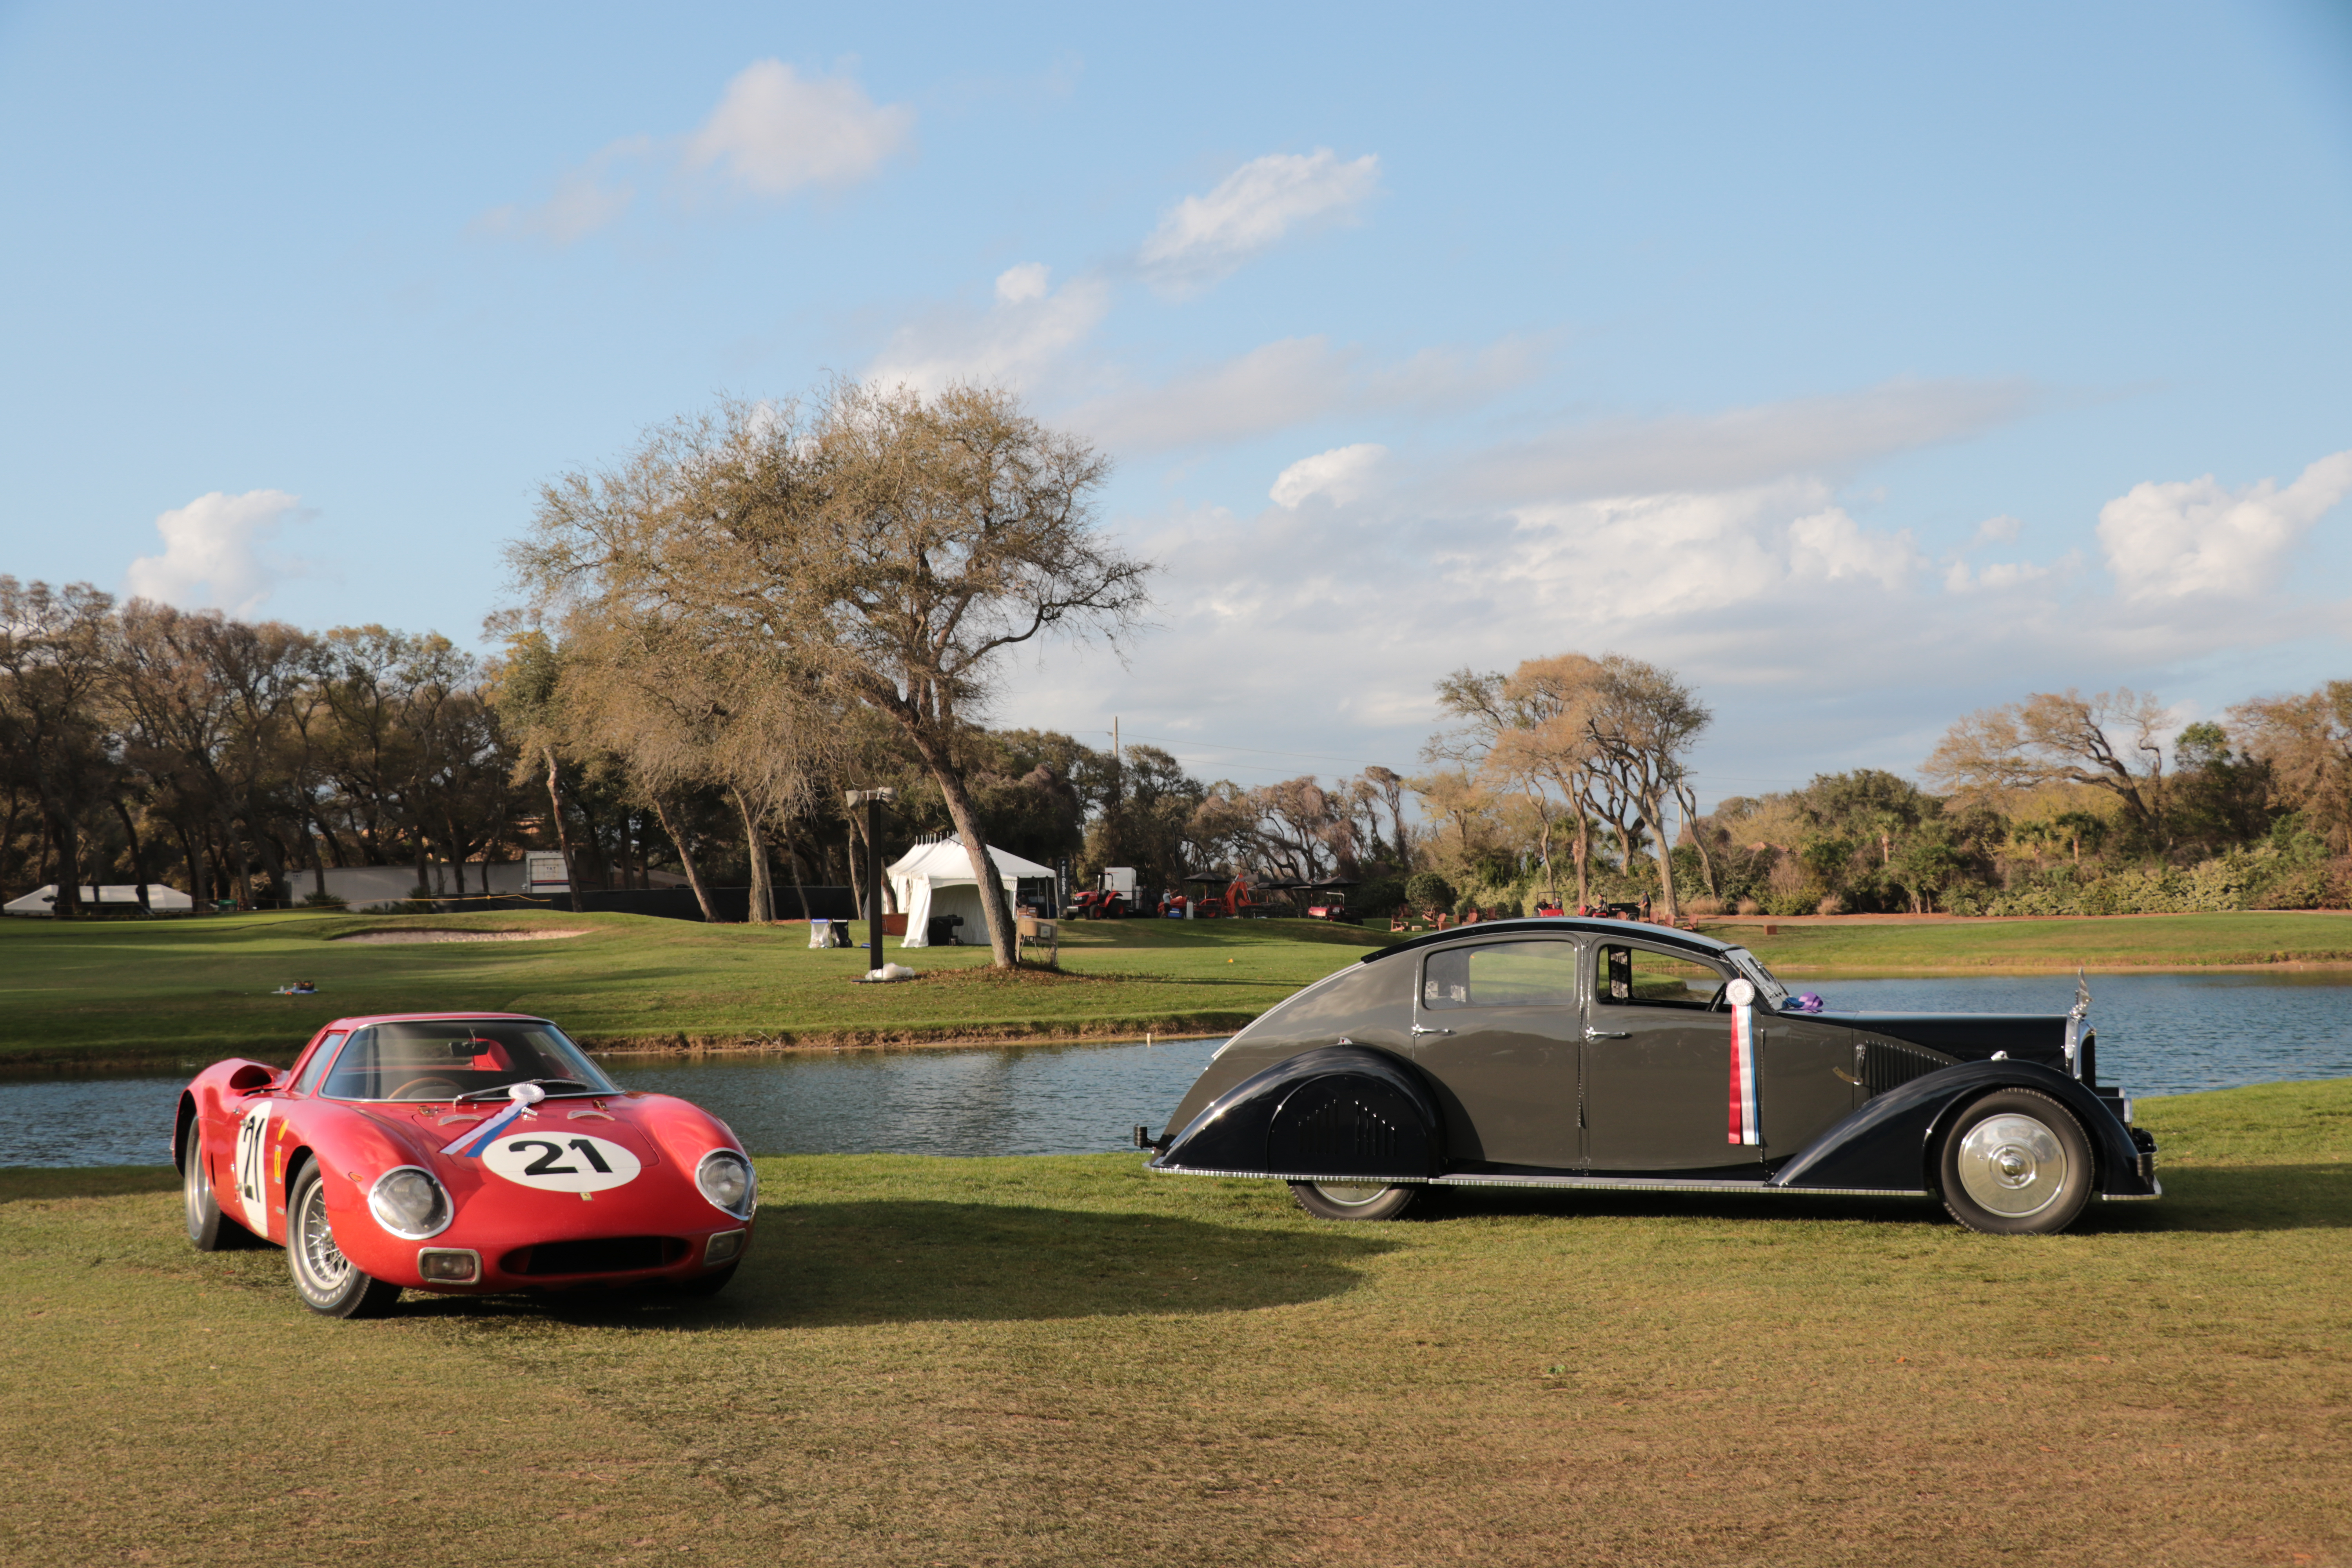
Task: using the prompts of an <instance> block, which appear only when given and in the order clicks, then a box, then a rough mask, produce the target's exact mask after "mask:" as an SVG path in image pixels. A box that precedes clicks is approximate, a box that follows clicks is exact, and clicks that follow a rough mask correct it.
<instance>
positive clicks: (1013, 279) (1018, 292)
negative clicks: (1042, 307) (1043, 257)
mask: <svg viewBox="0 0 2352 1568" xmlns="http://www.w3.org/2000/svg"><path fill="white" fill-rule="evenodd" d="M1053 277H1054V269H1053V268H1050V267H1048V266H1046V265H1045V263H1044V262H1042V261H1026V262H1024V263H1022V264H1021V265H1020V266H1018V267H1008V268H1005V269H1004V270H1003V271H1002V272H1000V273H998V274H997V275H996V297H997V298H998V299H999V300H1003V301H1004V303H1006V304H1008V305H1025V304H1027V303H1028V302H1029V301H1030V300H1042V299H1044V298H1045V296H1046V295H1047V294H1048V293H1050V292H1052V283H1053Z"/></svg>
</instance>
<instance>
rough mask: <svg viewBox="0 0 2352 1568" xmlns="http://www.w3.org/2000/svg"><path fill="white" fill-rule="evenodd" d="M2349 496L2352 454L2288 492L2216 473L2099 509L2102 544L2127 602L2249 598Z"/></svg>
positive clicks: (2139, 490) (2327, 461)
mask: <svg viewBox="0 0 2352 1568" xmlns="http://www.w3.org/2000/svg"><path fill="white" fill-rule="evenodd" d="M2347 492H2352V451H2344V452H2337V453H2336V454H2335V455H2334V456H2332V457H2326V458H2320V459H2319V460H2318V461H2317V462H2315V463H2314V464H2312V465H2311V466H2310V467H2309V468H2305V469H2304V471H2303V477H2302V478H2301V479H2297V480H2295V482H2294V483H2293V484H2291V485H2289V486H2287V487H2286V489H2279V488H2278V483H2277V481H2276V480H2274V479H2264V480H2263V482H2262V483H2260V484H2257V485H2249V486H2247V487H2246V488H2245V489H2239V490H2228V489H2222V488H2221V485H2219V484H2218V483H2216V482H2215V481H2214V479H2213V476H2212V475H2210V474H2208V475H2206V476H2205V477H2204V478H2203V479H2186V480H2176V481H2173V482H2170V483H2162V484H2159V483H2157V482H2154V481H2149V482H2147V483H2144V484H2137V485H2134V486H2133V487H2132V488H2131V489H2130V490H2129V491H2127V492H2126V493H2125V494H2123V495H2121V496H2118V497H2116V499H2115V500H2111V501H2109V502H2108V503H2107V504H2106V505H2105V506H2104V507H2102V508H2100V509H2099V544H2100V546H2101V548H2102V549H2104V550H2105V552H2106V558H2107V570H2109V571H2110V572H2112V573H2114V574H2115V577H2116V585H2117V586H2118V587H2120V588H2121V589H2122V590H2123V592H2124V594H2125V595H2126V597H2128V598H2131V599H2134V600H2137V601H2140V602H2142V603H2149V604H2164V603H2169V602H2177V601H2181V600H2188V599H2198V598H2212V599H2244V598H2250V597H2252V596H2253V595H2258V594H2261V593H2263V592H2264V591H2265V590H2266V589H2268V588H2269V587H2270V586H2271V584H2273V582H2275V581H2276V580H2277V578H2278V575H2279V573H2280V571H2281V569H2282V568H2283V567H2284V565H2285V563H2286V555H2287V552H2288V551H2289V550H2291V549H2293V548H2294V544H2295V542H2297V541H2298V540H2300V539H2301V538H2302V537H2303V535H2304V533H2305V531H2307V530H2309V528H2310V527H2311V525H2312V524H2313V523H2315V522H2317V521H2319V519H2320V518H2321V517H2322V516H2323V515H2324V514H2325V513H2326V511H2327V510H2328V509H2329V508H2331V507H2333V506H2334V505H2335V504H2336V502H2337V501H2339V500H2343V499H2344V497H2345V495H2346V494H2347Z"/></svg>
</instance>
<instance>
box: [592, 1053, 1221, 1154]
mask: <svg viewBox="0 0 2352 1568" xmlns="http://www.w3.org/2000/svg"><path fill="white" fill-rule="evenodd" d="M1221 1043H1222V1042H1220V1041H1217V1040H1178V1041H1174V1042H1171V1043H1169V1044H1165V1045H1154V1046H1145V1045H1141V1044H1134V1045H1122V1046H1027V1047H1008V1048H1003V1049H996V1050H952V1051H891V1052H843V1053H840V1054H837V1055H836V1054H828V1055H825V1056H786V1057H765V1058H752V1059H743V1058H735V1059H730V1058H716V1059H709V1060H705V1061H701V1062H674V1061H664V1062H652V1061H648V1062H644V1063H642V1064H640V1063H638V1062H635V1061H632V1060H630V1059H629V1058H608V1067H609V1068H610V1069H611V1070H612V1072H613V1074H614V1077H615V1078H617V1079H619V1080H620V1081H621V1082H622V1083H624V1084H625V1085H626V1086H627V1087H629V1088H631V1089H655V1090H657V1091H659V1092H661V1093H663V1094H675V1095H678V1096H680V1097H681V1098H684V1099H687V1100H693V1101H694V1102H695V1103H696V1104H698V1105H701V1106H706V1107H708V1108H709V1110H711V1111H713V1112H714V1113H716V1114H718V1115H719V1116H721V1117H724V1118H725V1119H726V1121H727V1122H728V1124H729V1125H730V1126H731V1127H733V1128H734V1129H735V1135H736V1136H737V1137H739V1138H740V1139H742V1140H743V1143H744V1146H745V1147H747V1148H749V1149H751V1150H753V1151H755V1152H759V1153H762V1154H846V1153H869V1152H870V1153H890V1154H1082V1153H1089V1152H1095V1151H1098V1150H1106V1149H1118V1148H1123V1147H1131V1146H1132V1145H1130V1144H1129V1143H1128V1142H1127V1139H1128V1133H1129V1129H1130V1128H1132V1127H1133V1126H1135V1124H1136V1123H1138V1122H1148V1123H1149V1124H1150V1127H1151V1129H1152V1131H1155V1132H1156V1131H1160V1128H1161V1127H1162V1126H1163V1125H1164V1124H1165V1123H1166V1122H1167V1120H1168V1113H1169V1112H1170V1111H1171V1110H1174V1109H1175V1107H1176V1102H1177V1101H1178V1100H1181V1099H1182V1098H1183V1096H1184V1090H1185V1089H1187V1088H1189V1087H1190V1086H1191V1084H1192V1080H1193V1079H1195V1078H1197V1077H1199V1076H1200V1071H1201V1068H1202V1067H1203V1066H1205V1065H1206V1064H1207V1062H1208V1059H1209V1057H1210V1055H1211V1054H1212V1053H1213V1052H1214V1051H1215V1050H1216V1048H1217V1047H1218V1046H1219V1045H1220V1044H1221Z"/></svg>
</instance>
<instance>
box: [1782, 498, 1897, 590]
mask: <svg viewBox="0 0 2352 1568" xmlns="http://www.w3.org/2000/svg"><path fill="white" fill-rule="evenodd" d="M1921 561H1922V557H1921V556H1920V554H1919V552H1918V551H1917V550H1916V548H1914V547H1913V545H1912V543H1911V531H1910V530H1909V529H1907V528H1906V529H1905V530H1903V531H1901V532H1899V533H1873V532H1871V531H1869V530H1867V529H1865V528H1864V527H1863V526H1862V524H1860V523H1858V522H1856V521H1854V520H1853V519H1852V518H1850V517H1848V516H1847V515H1846V514H1845V509H1844V508H1843V507H1834V506H1833V507H1830V508H1827V509H1826V510H1822V511H1817V512H1814V513H1812V514H1811V516H1808V517H1801V518H1799V519H1797V521H1794V522H1792V523H1790V525H1789V565H1790V574H1792V575H1794V576H1799V577H1817V578H1819V579H1821V580H1822V582H1825V583H1837V582H1843V581H1847V580H1853V581H1855V582H1857V583H1859V582H1864V581H1869V582H1875V583H1876V584H1879V586H1881V587H1884V588H1901V587H1902V586H1904V584H1906V583H1907V582H1908V581H1909V580H1910V577H1911V573H1912V572H1913V570H1914V569H1915V568H1916V567H1917V566H1918V565H1919V564H1920V563H1921Z"/></svg>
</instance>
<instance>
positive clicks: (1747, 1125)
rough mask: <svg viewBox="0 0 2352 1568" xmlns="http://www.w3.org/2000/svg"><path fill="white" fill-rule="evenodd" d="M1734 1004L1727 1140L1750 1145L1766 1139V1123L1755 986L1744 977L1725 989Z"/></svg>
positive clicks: (1725, 997) (1732, 1008)
mask: <svg viewBox="0 0 2352 1568" xmlns="http://www.w3.org/2000/svg"><path fill="white" fill-rule="evenodd" d="M1723 999H1724V1000H1725V1001H1726V1002H1728V1003H1729V1004H1730V1005H1731V1121H1730V1126H1729V1131H1727V1134H1726V1136H1725V1138H1724V1142H1727V1143H1744V1144H1748V1145H1750V1146H1753V1145H1756V1144H1759V1143H1761V1142H1764V1123H1763V1120H1762V1118H1760V1117H1759V1116H1758V1115H1757V1113H1756V986H1755V984H1754V983H1753V982H1751V981H1749V980H1748V978H1747V977H1746V976H1744V975H1743V976H1741V977H1739V978H1738V979H1736V980H1734V981H1732V982H1731V984H1728V985H1727V986H1725V987H1724V988H1723Z"/></svg>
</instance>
